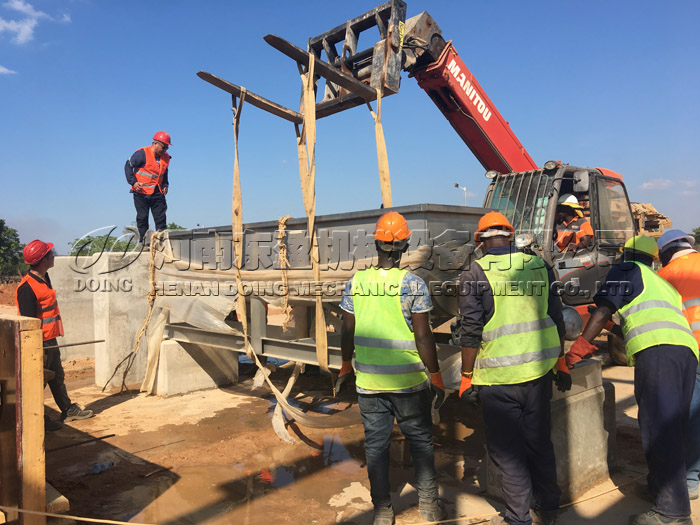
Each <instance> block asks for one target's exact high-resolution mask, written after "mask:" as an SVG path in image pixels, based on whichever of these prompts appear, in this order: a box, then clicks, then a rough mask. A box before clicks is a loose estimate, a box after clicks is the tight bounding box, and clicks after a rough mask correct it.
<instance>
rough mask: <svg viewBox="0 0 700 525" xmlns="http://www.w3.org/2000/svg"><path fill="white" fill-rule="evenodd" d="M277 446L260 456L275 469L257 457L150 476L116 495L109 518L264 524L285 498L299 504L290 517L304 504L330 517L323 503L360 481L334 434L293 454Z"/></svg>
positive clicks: (359, 469) (358, 464) (356, 464)
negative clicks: (145, 482)
mask: <svg viewBox="0 0 700 525" xmlns="http://www.w3.org/2000/svg"><path fill="white" fill-rule="evenodd" d="M282 447H288V446H287V445H280V450H277V447H274V448H272V449H270V450H269V451H268V453H267V454H266V455H265V456H264V457H267V458H269V459H272V458H274V457H278V458H279V461H278V463H277V464H270V465H267V466H263V465H260V462H261V460H262V458H261V457H260V456H257V457H251V458H250V459H249V460H246V461H245V462H239V463H236V464H233V465H228V466H220V465H212V466H196V467H182V468H178V469H176V471H173V472H169V473H164V474H163V475H161V476H154V477H153V479H152V481H151V484H150V485H147V486H139V487H135V488H133V489H131V490H129V491H127V492H124V493H122V494H120V495H119V496H118V497H117V499H116V500H115V502H114V505H115V510H116V509H120V510H119V511H118V512H115V514H114V515H119V514H121V515H122V518H123V519H124V520H130V521H132V522H138V523H159V524H169V525H179V524H185V523H188V524H189V523H204V522H207V523H251V524H253V523H266V524H268V523H270V520H272V522H274V521H275V518H274V512H273V510H272V509H271V508H278V509H279V505H280V501H281V500H284V499H286V498H292V499H294V500H295V501H299V504H300V505H302V506H301V507H298V506H297V505H296V504H293V505H292V504H290V505H291V507H290V505H288V507H287V508H289V511H290V512H292V511H293V510H294V507H296V508H297V511H298V509H299V508H304V506H303V505H304V503H303V501H304V500H307V501H308V502H309V504H310V505H312V506H313V507H314V508H316V510H317V511H318V512H320V513H323V512H334V511H333V510H332V509H330V507H329V506H328V505H327V502H328V501H329V499H330V498H331V497H332V496H333V495H334V494H336V493H338V492H340V491H342V490H343V487H345V486H347V485H349V484H350V482H351V481H352V480H355V479H358V478H359V479H364V478H365V477H366V472H364V466H363V463H362V462H363V458H362V457H359V458H358V457H354V456H353V454H351V453H350V452H349V451H348V449H347V448H346V447H345V445H344V444H343V443H342V441H341V439H340V437H339V436H338V434H332V433H329V434H324V435H323V439H322V442H320V440H319V442H317V443H316V447H313V448H307V447H303V448H301V447H297V449H296V451H294V452H296V454H293V453H292V452H293V449H290V448H282ZM359 450H360V451H361V449H359ZM283 451H286V452H283ZM299 452H302V453H303V455H301V456H299V454H298V453H299ZM254 463H257V465H254ZM268 497H269V498H268ZM272 501H274V502H275V504H274V505H272V504H271V502H272ZM124 509H132V510H131V512H125V510H124ZM268 513H271V514H270V516H268V517H267V518H264V516H265V515H267V514H268ZM324 519H325V518H324ZM303 521H304V522H307V521H306V519H305V520H303ZM291 522H294V520H293V519H292V521H291ZM308 522H309V523H310V521H308ZM321 522H325V521H323V520H322V521H321Z"/></svg>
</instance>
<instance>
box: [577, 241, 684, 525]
mask: <svg viewBox="0 0 700 525" xmlns="http://www.w3.org/2000/svg"><path fill="white" fill-rule="evenodd" d="M658 253H659V249H658V246H657V245H656V241H654V239H652V238H651V237H646V236H644V235H637V236H635V237H632V238H631V239H629V240H628V241H627V242H626V243H625V245H624V247H623V250H622V257H623V262H622V263H621V264H619V265H617V266H615V267H614V268H613V269H611V270H610V272H609V273H608V276H607V278H606V280H605V282H604V283H603V286H602V288H601V289H600V291H599V292H598V293H597V294H596V295H595V297H594V298H593V300H594V301H595V303H596V305H597V307H598V308H597V309H596V310H595V311H594V312H593V313H592V314H591V318H590V319H589V320H588V323H587V324H586V327H585V328H584V329H583V333H582V334H581V336H580V337H579V338H578V339H577V340H576V342H575V343H574V344H573V345H572V346H571V349H570V350H569V352H568V353H567V354H566V363H567V365H569V366H573V365H574V363H577V362H578V361H580V360H581V359H583V358H585V357H588V356H589V355H591V354H592V353H593V351H594V350H595V349H596V347H595V346H593V345H592V344H591V341H593V340H594V339H595V338H596V337H597V336H598V334H599V333H600V331H601V330H602V329H603V327H604V326H605V323H606V322H607V321H609V320H610V318H611V317H612V314H613V313H614V312H618V313H619V315H620V317H621V319H622V321H623V322H622V333H623V335H624V337H625V349H626V352H627V363H628V364H629V365H630V366H634V397H635V398H636V400H637V405H638V407H639V413H638V416H637V420H638V422H639V429H640V430H641V433H642V446H643V447H644V455H645V456H646V460H647V466H648V467H649V475H648V476H647V483H648V487H649V492H650V493H651V497H652V499H653V500H654V505H653V506H652V508H651V510H650V511H648V512H645V513H643V514H638V515H635V516H632V517H630V521H629V523H630V524H631V525H660V524H664V523H666V524H668V523H671V524H676V525H686V524H691V523H692V521H691V519H690V502H689V501H688V488H687V485H686V467H685V455H684V443H683V441H684V434H685V430H686V427H687V423H688V413H689V410H690V400H691V398H692V395H693V388H694V386H695V372H696V370H697V367H698V342H697V341H696V339H695V337H694V335H693V332H691V330H690V326H689V325H688V321H687V319H686V318H685V316H684V315H683V313H682V308H683V304H682V301H681V296H680V294H679V293H678V292H677V291H676V289H675V288H673V286H671V285H670V284H669V283H668V282H667V281H665V280H664V279H662V278H661V277H659V276H658V275H657V274H656V272H654V270H653V269H652V264H653V261H655V260H657V259H658ZM621 283H623V284H624V286H621Z"/></svg>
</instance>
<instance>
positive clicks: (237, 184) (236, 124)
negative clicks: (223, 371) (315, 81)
mask: <svg viewBox="0 0 700 525" xmlns="http://www.w3.org/2000/svg"><path fill="white" fill-rule="evenodd" d="M246 93H247V91H246V89H245V88H244V87H242V88H241V98H240V101H239V102H238V107H236V97H235V95H233V96H232V97H231V99H232V105H233V108H232V109H233V147H234V152H233V203H232V206H231V210H232V219H231V226H232V232H231V233H232V235H233V253H234V261H235V262H234V265H233V266H234V268H235V269H236V289H237V290H238V297H237V305H236V313H237V314H238V320H239V321H240V322H241V325H242V327H243V340H244V341H245V343H244V344H245V351H246V355H247V356H248V358H249V359H252V356H253V349H252V347H251V345H250V341H249V340H248V312H247V311H246V302H245V294H244V293H243V288H242V285H241V268H242V267H243V264H244V263H245V261H244V260H243V204H242V201H243V199H242V195H241V175H240V171H239V168H238V130H239V128H240V122H241V111H242V110H243V102H244V101H245V95H246Z"/></svg>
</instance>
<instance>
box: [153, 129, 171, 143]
mask: <svg viewBox="0 0 700 525" xmlns="http://www.w3.org/2000/svg"><path fill="white" fill-rule="evenodd" d="M153 140H157V141H158V142H162V143H163V144H167V145H168V146H172V144H171V143H170V134H169V133H166V132H165V131H159V132H157V133H156V134H155V135H153Z"/></svg>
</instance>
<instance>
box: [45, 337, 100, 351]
mask: <svg viewBox="0 0 700 525" xmlns="http://www.w3.org/2000/svg"><path fill="white" fill-rule="evenodd" d="M104 342H105V340H104V339H97V340H95V341H83V342H82V343H68V344H65V345H64V344H59V345H51V346H45V347H44V350H46V349H49V348H67V347H69V346H81V345H91V344H94V343H104Z"/></svg>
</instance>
